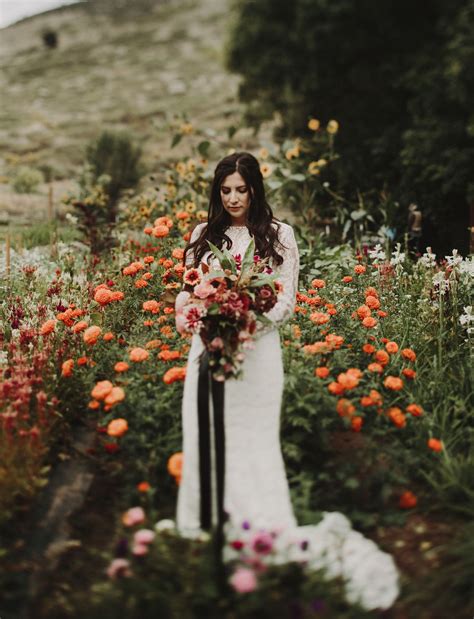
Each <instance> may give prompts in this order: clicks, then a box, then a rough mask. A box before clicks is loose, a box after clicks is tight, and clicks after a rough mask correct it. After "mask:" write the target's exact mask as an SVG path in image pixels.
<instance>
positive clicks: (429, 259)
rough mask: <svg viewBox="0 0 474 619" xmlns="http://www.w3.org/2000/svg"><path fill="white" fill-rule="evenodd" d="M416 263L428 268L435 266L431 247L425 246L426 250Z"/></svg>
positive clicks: (434, 255) (434, 256)
mask: <svg viewBox="0 0 474 619" xmlns="http://www.w3.org/2000/svg"><path fill="white" fill-rule="evenodd" d="M418 263H419V264H422V265H423V266H425V267H428V268H432V267H435V266H436V254H433V253H432V251H431V247H427V248H426V252H425V253H424V254H423V255H422V256H421V258H420V259H419V260H418Z"/></svg>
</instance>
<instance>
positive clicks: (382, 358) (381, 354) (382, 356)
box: [375, 348, 390, 365]
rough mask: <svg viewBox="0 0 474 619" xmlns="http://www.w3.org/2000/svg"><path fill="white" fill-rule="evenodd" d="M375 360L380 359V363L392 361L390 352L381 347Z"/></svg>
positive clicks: (384, 363)
mask: <svg viewBox="0 0 474 619" xmlns="http://www.w3.org/2000/svg"><path fill="white" fill-rule="evenodd" d="M375 360H376V361H378V362H379V363H380V365H387V363H388V362H389V361H390V357H389V356H388V353H387V352H385V350H383V349H382V348H381V349H380V350H377V351H376V352H375Z"/></svg>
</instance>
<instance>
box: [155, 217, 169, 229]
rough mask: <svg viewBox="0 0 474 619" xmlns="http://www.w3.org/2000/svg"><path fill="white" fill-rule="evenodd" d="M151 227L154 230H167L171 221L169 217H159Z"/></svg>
mask: <svg viewBox="0 0 474 619" xmlns="http://www.w3.org/2000/svg"><path fill="white" fill-rule="evenodd" d="M153 225H154V226H155V228H156V227H157V226H167V227H168V228H172V227H173V220H172V219H171V217H168V215H161V216H160V217H157V219H155V221H154V222H153Z"/></svg>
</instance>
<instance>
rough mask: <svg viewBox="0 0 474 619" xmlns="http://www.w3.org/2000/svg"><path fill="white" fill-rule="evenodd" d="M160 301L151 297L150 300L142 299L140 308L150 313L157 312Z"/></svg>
mask: <svg viewBox="0 0 474 619" xmlns="http://www.w3.org/2000/svg"><path fill="white" fill-rule="evenodd" d="M160 307H161V303H158V301H155V300H154V299H151V300H150V301H143V303H142V308H143V310H144V311H145V312H151V313H152V314H158V312H159V311H160Z"/></svg>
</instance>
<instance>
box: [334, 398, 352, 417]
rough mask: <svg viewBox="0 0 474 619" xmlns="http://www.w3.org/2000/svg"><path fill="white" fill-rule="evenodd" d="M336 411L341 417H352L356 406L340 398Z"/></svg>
mask: <svg viewBox="0 0 474 619" xmlns="http://www.w3.org/2000/svg"><path fill="white" fill-rule="evenodd" d="M336 410H337V413H338V415H339V416H340V417H350V416H351V415H353V414H354V413H355V406H354V405H353V404H352V402H351V401H350V400H347V399H346V398H340V399H339V400H338V401H337V404H336Z"/></svg>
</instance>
